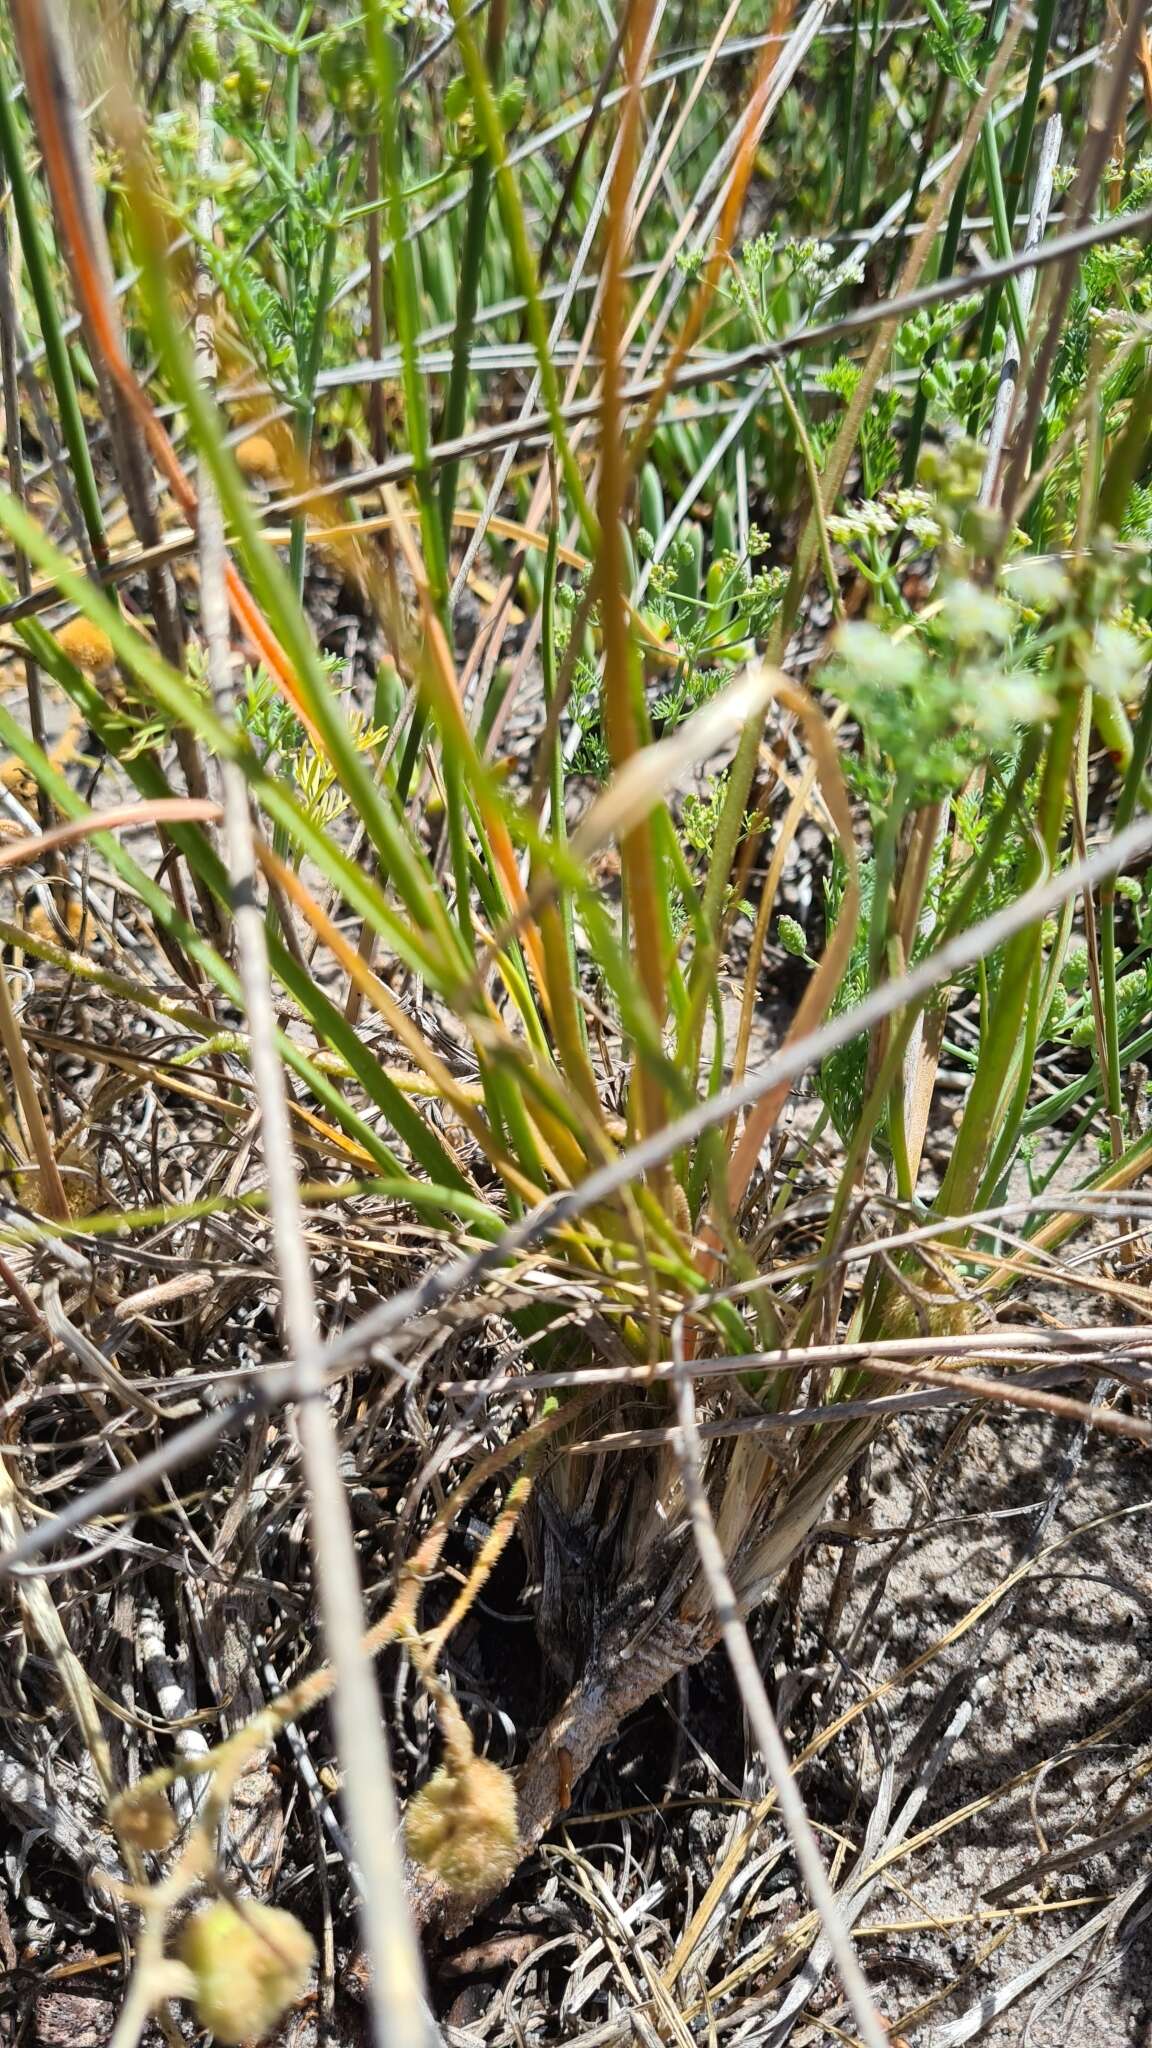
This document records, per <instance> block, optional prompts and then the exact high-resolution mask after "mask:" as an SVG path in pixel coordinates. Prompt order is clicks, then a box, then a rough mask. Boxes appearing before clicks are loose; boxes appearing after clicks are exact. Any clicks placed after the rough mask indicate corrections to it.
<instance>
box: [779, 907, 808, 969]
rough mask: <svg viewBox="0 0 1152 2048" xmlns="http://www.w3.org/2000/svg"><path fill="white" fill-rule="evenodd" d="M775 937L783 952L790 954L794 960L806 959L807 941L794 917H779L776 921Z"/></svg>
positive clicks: (802, 929)
mask: <svg viewBox="0 0 1152 2048" xmlns="http://www.w3.org/2000/svg"><path fill="white" fill-rule="evenodd" d="M776 937H777V939H778V941H779V943H780V945H781V946H782V947H783V948H784V951H785V952H786V953H790V954H791V956H792V958H793V959H794V960H806V959H807V958H808V941H807V939H806V938H805V936H804V927H803V925H801V924H798V923H797V922H796V919H795V918H794V917H781V918H779V919H778V920H777V924H776Z"/></svg>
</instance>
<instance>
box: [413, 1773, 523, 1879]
mask: <svg viewBox="0 0 1152 2048" xmlns="http://www.w3.org/2000/svg"><path fill="white" fill-rule="evenodd" d="M404 1832H405V1835H406V1836H407V1840H408V1853H409V1855H410V1856H411V1857H412V1858H413V1859H414V1861H415V1862H417V1863H422V1864H423V1865H424V1866H425V1868H426V1869H428V1870H431V1871H434V1872H435V1874H436V1876H437V1877H440V1878H443V1880H444V1883H445V1884H446V1885H447V1886H448V1887H449V1889H450V1890H452V1891H454V1892H462V1893H464V1894H466V1895H467V1894H469V1893H475V1892H482V1891H486V1890H487V1889H488V1887H489V1886H490V1885H491V1886H493V1887H496V1886H499V1885H501V1884H503V1883H504V1881H505V1879H506V1878H509V1877H511V1875H512V1872H513V1871H514V1870H515V1868H516V1864H517V1860H518V1843H519V1839H520V1829H519V1823H518V1821H517V1818H516V1787H515V1785H514V1784H513V1783H512V1780H511V1778H510V1777H509V1775H508V1773H507V1771H502V1770H501V1769H500V1767H499V1765H498V1764H492V1763H489V1762H488V1760H487V1758H486V1757H479V1756H475V1757H472V1758H471V1759H470V1760H469V1761H468V1763H466V1764H465V1765H464V1766H463V1767H462V1768H461V1769H459V1770H454V1769H453V1768H452V1766H451V1765H449V1764H442V1765H441V1767H440V1769H439V1770H438V1771H437V1772H436V1773H435V1775H434V1776H433V1777H431V1778H429V1780H428V1783H427V1784H426V1785H425V1786H424V1787H423V1790H422V1791H420V1792H418V1793H417V1794H416V1797H415V1798H414V1799H413V1800H412V1801H411V1803H410V1805H409V1807H408V1812H407V1814H406V1815H405V1821H404Z"/></svg>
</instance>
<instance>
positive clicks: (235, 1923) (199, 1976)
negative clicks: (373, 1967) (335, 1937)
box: [178, 1899, 316, 2048]
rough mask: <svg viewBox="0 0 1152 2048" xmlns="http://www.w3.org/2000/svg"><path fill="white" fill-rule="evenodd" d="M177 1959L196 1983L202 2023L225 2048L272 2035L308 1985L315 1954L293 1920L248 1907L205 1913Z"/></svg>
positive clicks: (204, 1909) (274, 1910) (187, 1932)
mask: <svg viewBox="0 0 1152 2048" xmlns="http://www.w3.org/2000/svg"><path fill="white" fill-rule="evenodd" d="M178 1954H179V1957H180V1961H181V1962H182V1963H183V1964H184V1965H185V1968H186V1969H188V1970H189V1971H190V1972H191V1974H192V1977H193V1979H194V1981H195V1986H196V1989H195V2004H196V2017H197V2019H198V2020H199V2021H200V2024H201V2026H203V2027H207V2029H208V2031H209V2033H211V2034H214V2035H215V2037H216V2039H217V2040H218V2041H223V2042H224V2043H225V2044H227V2048H237V2044H239V2043H240V2042H241V2041H259V2040H262V2039H263V2037H264V2035H265V2034H270V2033H271V2031H272V2029H273V2027H274V2026H275V2025H276V2024H277V2022H278V2021H279V2020H281V2019H282V2018H283V2017H284V2014H285V2013H286V2012H287V2010H288V2008H289V2006H290V2005H294V2004H295V2002H296V2000H297V1999H298V1998H299V1997H300V1994H301V1992H302V1991H303V1990H304V1987H305V1985H306V1984H307V1982H308V1978H309V1974H310V1972H311V1969H312V1965H313V1963H314V1962H315V1960H316V1947H315V1943H314V1942H313V1940H312V1937H311V1935H310V1934H309V1933H308V1930H307V1928H306V1927H302V1926H301V1924H300V1922H299V1920H297V1918H296V1916H295V1914H294V1913H286V1912H284V1911H283V1910H282V1908H281V1907H279V1906H264V1905H260V1904H258V1903H257V1902H256V1901H254V1900H246V1901H245V1904H244V1910H243V1912H242V1913H241V1912H240V1911H238V1909H237V1908H236V1907H235V1906H232V1905H229V1903H228V1901H227V1900H226V1899H214V1900H213V1902H212V1904H211V1905H208V1906H201V1907H200V1908H199V1909H198V1911H197V1912H195V1913H193V1915H192V1917H191V1919H190V1920H188V1921H186V1922H185V1925H184V1927H183V1929H182V1931H181V1935H180V1941H179V1947H178Z"/></svg>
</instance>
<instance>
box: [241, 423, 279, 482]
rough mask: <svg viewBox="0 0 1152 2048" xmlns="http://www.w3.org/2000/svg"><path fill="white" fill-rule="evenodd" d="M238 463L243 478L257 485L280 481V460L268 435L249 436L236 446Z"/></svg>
mask: <svg viewBox="0 0 1152 2048" xmlns="http://www.w3.org/2000/svg"><path fill="white" fill-rule="evenodd" d="M235 453H236V461H237V464H238V465H239V468H240V471H241V474H242V475H243V476H247V477H251V478H253V480H254V481H255V482H257V483H262V484H275V483H279V481H280V458H279V456H278V455H277V453H276V450H275V448H274V446H273V444H272V441H271V439H270V437H269V436H268V435H267V434H249V435H248V436H247V437H246V439H245V440H243V441H239V442H237V444H236V451H235Z"/></svg>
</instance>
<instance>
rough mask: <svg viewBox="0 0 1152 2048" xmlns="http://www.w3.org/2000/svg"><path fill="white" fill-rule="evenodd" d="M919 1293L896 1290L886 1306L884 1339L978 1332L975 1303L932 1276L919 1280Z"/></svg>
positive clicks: (890, 1295) (882, 1331) (883, 1329)
mask: <svg viewBox="0 0 1152 2048" xmlns="http://www.w3.org/2000/svg"><path fill="white" fill-rule="evenodd" d="M916 1285H917V1292H916V1293H915V1294H912V1293H909V1292H908V1291H907V1290H906V1289H905V1288H903V1287H896V1286H893V1287H892V1289H891V1291H890V1293H889V1294H888V1297H887V1299H886V1300H885V1302H884V1306H883V1310H882V1313H881V1322H880V1329H881V1334H882V1335H883V1336H885V1337H922V1336H924V1335H925V1333H926V1332H927V1334H928V1335H929V1336H932V1337H966V1336H969V1335H970V1334H971V1332H972V1331H973V1330H974V1329H975V1328H976V1309H975V1306H974V1304H973V1303H972V1302H970V1301H964V1300H962V1299H961V1298H960V1297H959V1296H958V1295H955V1294H953V1293H952V1292H951V1291H950V1290H949V1289H948V1288H947V1287H946V1286H945V1285H944V1284H943V1283H942V1281H941V1279H940V1278H939V1277H938V1276H937V1275H935V1274H933V1275H931V1276H919V1277H918V1279H917V1283H916Z"/></svg>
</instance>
